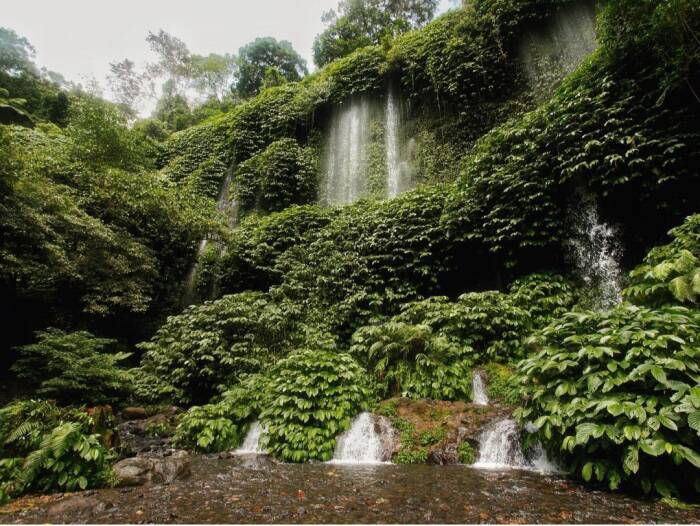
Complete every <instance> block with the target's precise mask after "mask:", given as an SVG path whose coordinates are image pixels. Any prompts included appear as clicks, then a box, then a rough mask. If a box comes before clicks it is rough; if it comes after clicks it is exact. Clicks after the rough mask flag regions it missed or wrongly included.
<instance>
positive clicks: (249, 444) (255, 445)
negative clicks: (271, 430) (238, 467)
mask: <svg viewBox="0 0 700 526" xmlns="http://www.w3.org/2000/svg"><path fill="white" fill-rule="evenodd" d="M262 434H263V428H262V426H261V425H260V422H258V421H257V420H256V421H255V422H253V423H252V424H251V426H250V429H249V430H248V434H247V435H246V436H245V440H243V444H241V447H239V448H238V449H236V451H235V452H234V453H236V454H238V455H249V454H256V455H259V454H261V453H263V450H262V448H261V447H260V437H261V436H262Z"/></svg>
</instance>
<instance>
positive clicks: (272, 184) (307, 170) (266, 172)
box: [234, 139, 318, 212]
mask: <svg viewBox="0 0 700 526" xmlns="http://www.w3.org/2000/svg"><path fill="white" fill-rule="evenodd" d="M317 164H318V161H317V159H316V155H315V153H314V151H313V149H311V148H301V147H300V146H299V144H298V143H297V142H296V141H295V140H294V139H280V140H278V141H275V142H273V143H272V144H270V145H269V146H268V147H267V148H266V149H265V150H264V151H263V152H261V153H259V154H257V155H254V156H253V157H251V158H250V159H248V160H246V161H244V162H243V163H241V164H240V165H239V166H238V168H237V169H236V172H235V174H234V199H236V200H237V201H238V203H239V206H240V207H241V208H242V209H243V210H244V211H247V210H257V211H260V212H277V211H280V210H284V209H285V208H287V207H289V206H291V205H293V204H298V205H303V204H307V203H311V202H313V201H315V200H316V197H317V195H316V194H317V179H318V174H317V172H318V168H317Z"/></svg>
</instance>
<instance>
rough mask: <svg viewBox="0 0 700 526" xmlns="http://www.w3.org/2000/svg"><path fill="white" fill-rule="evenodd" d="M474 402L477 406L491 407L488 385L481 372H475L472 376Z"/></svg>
mask: <svg viewBox="0 0 700 526" xmlns="http://www.w3.org/2000/svg"><path fill="white" fill-rule="evenodd" d="M472 402H474V403H475V404H476V405H489V397H488V395H487V394H486V384H485V383H484V377H483V376H482V374H481V371H475V372H474V375H473V376H472Z"/></svg>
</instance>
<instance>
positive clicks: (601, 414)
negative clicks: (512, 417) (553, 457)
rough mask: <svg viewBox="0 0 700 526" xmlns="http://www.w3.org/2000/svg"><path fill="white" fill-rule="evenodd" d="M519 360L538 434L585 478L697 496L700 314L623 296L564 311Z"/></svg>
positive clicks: (527, 415)
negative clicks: (604, 308) (610, 304)
mask: <svg viewBox="0 0 700 526" xmlns="http://www.w3.org/2000/svg"><path fill="white" fill-rule="evenodd" d="M531 343H532V345H533V346H535V348H536V350H538V352H537V353H536V354H535V355H534V356H532V357H530V358H527V359H525V360H523V361H522V362H521V363H520V364H519V366H518V370H519V373H520V374H521V375H522V380H521V381H522V386H523V394H524V395H525V397H526V401H525V406H524V407H523V408H522V409H521V410H519V411H518V416H519V417H520V419H521V420H523V421H534V424H535V426H537V428H538V429H539V431H538V435H539V438H540V439H541V440H542V441H543V442H544V444H545V445H546V446H547V447H548V448H549V450H550V451H551V452H553V453H556V454H558V455H560V456H561V457H562V458H563V460H564V461H565V462H566V464H567V465H568V466H569V467H570V468H571V470H572V471H573V472H575V473H577V474H579V475H580V476H581V477H582V478H583V479H584V480H586V481H592V480H594V479H595V480H597V481H600V482H605V483H606V484H607V485H608V486H609V487H610V488H611V489H617V488H618V487H621V486H622V485H636V486H639V487H641V489H642V490H644V491H645V492H647V493H648V492H650V491H652V490H654V491H656V492H657V493H659V494H661V495H664V496H667V495H669V494H671V493H676V492H681V493H684V494H686V495H688V494H692V492H693V489H692V487H693V484H695V487H696V488H697V487H698V484H699V483H700V479H699V477H698V470H697V468H700V389H699V388H698V386H697V375H698V373H699V372H700V365H699V363H700V362H699V361H698V358H700V346H698V344H699V343H700V315H699V313H698V312H697V311H691V310H688V309H685V308H683V307H664V308H662V309H659V310H650V309H648V308H644V307H636V306H632V305H629V304H622V305H620V306H619V307H617V308H616V309H614V310H612V311H608V312H580V313H569V314H566V315H565V316H564V317H563V318H562V319H561V321H559V322H556V323H553V324H552V325H550V326H548V327H547V328H545V329H543V330H542V331H541V332H540V333H537V334H536V335H535V336H533V338H532V340H531Z"/></svg>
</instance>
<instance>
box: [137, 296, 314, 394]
mask: <svg viewBox="0 0 700 526" xmlns="http://www.w3.org/2000/svg"><path fill="white" fill-rule="evenodd" d="M297 329H298V313H297V312H296V309H295V308H294V307H293V306H290V305H286V304H285V305H281V304H277V303H274V302H272V301H270V298H269V297H268V296H267V295H266V294H264V293H260V292H244V293H240V294H234V295H230V296H224V297H223V298H221V299H219V300H217V301H213V302H206V303H204V304H202V305H196V306H191V307H188V308H187V309H185V311H184V312H183V313H182V314H179V315H177V316H171V317H169V318H168V320H167V321H166V323H165V324H164V325H163V326H162V327H161V328H160V329H158V331H157V332H156V334H155V335H154V336H153V338H152V339H151V340H150V341H149V342H144V343H141V344H139V348H140V349H142V350H144V351H145V354H144V356H143V359H142V364H141V369H139V370H138V371H137V372H136V373H135V374H137V375H145V376H144V380H143V381H142V382H140V383H139V386H137V387H138V389H137V391H138V393H137V394H139V396H142V397H145V398H146V399H148V398H151V399H158V398H163V397H165V398H171V399H172V400H174V401H176V402H179V403H190V402H198V403H201V402H206V401H208V400H209V399H210V398H211V397H212V396H213V395H214V394H217V393H219V392H222V391H224V390H225V389H226V388H227V387H231V386H234V385H235V384H236V383H237V382H238V381H239V379H240V378H242V376H243V375H245V374H249V373H256V372H258V371H260V370H261V369H263V368H264V367H266V366H268V365H270V364H271V363H272V362H273V361H274V360H275V359H276V358H280V357H282V356H284V355H285V354H286V353H287V351H288V350H289V349H290V348H293V346H294V345H295V344H296V343H298V342H299V341H300V339H302V338H303V335H300V334H298V333H297Z"/></svg>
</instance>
